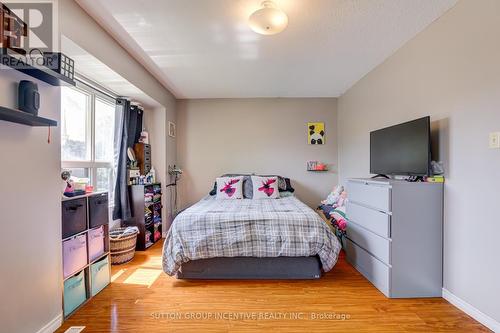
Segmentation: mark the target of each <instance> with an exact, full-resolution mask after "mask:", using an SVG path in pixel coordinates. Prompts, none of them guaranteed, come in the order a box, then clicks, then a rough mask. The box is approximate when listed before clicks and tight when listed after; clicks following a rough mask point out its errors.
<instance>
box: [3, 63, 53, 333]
mask: <svg viewBox="0 0 500 333" xmlns="http://www.w3.org/2000/svg"><path fill="white" fill-rule="evenodd" d="M20 80H32V81H33V80H34V79H33V78H32V77H30V76H27V75H24V74H21V73H20V72H18V71H15V70H12V69H6V68H5V67H3V66H0V91H2V93H1V94H0V105H1V106H6V107H11V108H14V107H16V106H17V84H18V82H19V81H20ZM35 81H36V80H35ZM36 82H37V84H38V89H39V92H40V101H41V105H40V111H39V114H40V115H41V116H42V117H46V118H51V119H54V120H57V121H59V119H60V113H59V109H60V88H59V87H52V86H49V85H47V84H46V83H43V82H41V81H36ZM47 134H48V129H47V128H46V127H30V126H24V125H19V124H14V123H9V122H5V121H0V152H1V154H2V162H1V164H0V170H1V172H0V184H1V186H0V226H1V232H0V263H1V275H0V295H1V296H0V298H1V301H0V323H1V324H0V326H1V328H0V331H2V332H16V333H33V332H38V330H39V329H40V328H41V327H44V326H45V325H47V324H49V323H50V322H52V321H53V320H54V319H56V327H57V320H60V319H61V317H60V315H61V307H62V304H61V280H62V276H61V270H62V268H61V260H62V259H61V178H60V169H61V167H60V166H61V152H60V145H61V143H60V131H59V130H58V129H57V128H52V131H51V143H50V144H48V143H47Z"/></svg>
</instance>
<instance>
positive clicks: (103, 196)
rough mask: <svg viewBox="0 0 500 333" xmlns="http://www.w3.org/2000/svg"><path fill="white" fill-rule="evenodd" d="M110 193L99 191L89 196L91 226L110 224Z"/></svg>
mask: <svg viewBox="0 0 500 333" xmlns="http://www.w3.org/2000/svg"><path fill="white" fill-rule="evenodd" d="M108 207H109V204H108V193H99V194H95V195H92V196H90V197H89V223H90V228H94V227H98V226H100V225H103V224H108V221H109V217H108V210H109V208H108Z"/></svg>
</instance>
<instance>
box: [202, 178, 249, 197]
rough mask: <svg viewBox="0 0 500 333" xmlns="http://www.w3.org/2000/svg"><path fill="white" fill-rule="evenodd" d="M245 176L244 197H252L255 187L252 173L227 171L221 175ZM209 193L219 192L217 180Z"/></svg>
mask: <svg viewBox="0 0 500 333" xmlns="http://www.w3.org/2000/svg"><path fill="white" fill-rule="evenodd" d="M240 176H243V198H245V199H252V195H253V189H252V179H251V178H250V175H246V174H242V173H226V174H224V175H222V176H221V177H240ZM208 194H209V195H216V194H217V182H215V183H214V187H213V188H212V190H211V191H210V192H209V193H208Z"/></svg>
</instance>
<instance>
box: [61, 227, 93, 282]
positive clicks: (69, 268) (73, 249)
mask: <svg viewBox="0 0 500 333" xmlns="http://www.w3.org/2000/svg"><path fill="white" fill-rule="evenodd" d="M85 265H87V235H86V234H82V235H78V236H75V237H73V238H70V239H68V240H66V241H64V242H63V273H64V278H67V277H68V276H70V275H72V274H74V273H76V272H78V271H79V270H81V269H82V268H83V267H85Z"/></svg>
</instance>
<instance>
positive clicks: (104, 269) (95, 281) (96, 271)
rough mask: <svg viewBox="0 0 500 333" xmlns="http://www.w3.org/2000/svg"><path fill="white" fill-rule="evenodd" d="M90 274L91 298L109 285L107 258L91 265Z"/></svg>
mask: <svg viewBox="0 0 500 333" xmlns="http://www.w3.org/2000/svg"><path fill="white" fill-rule="evenodd" d="M90 274H91V275H92V278H91V281H92V286H91V292H92V296H95V295H97V293H98V292H100V291H101V290H103V289H104V287H106V286H107V285H108V284H109V280H110V277H109V260H108V256H106V257H104V258H102V259H101V260H99V261H97V262H95V263H93V264H92V265H91V266H90Z"/></svg>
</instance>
